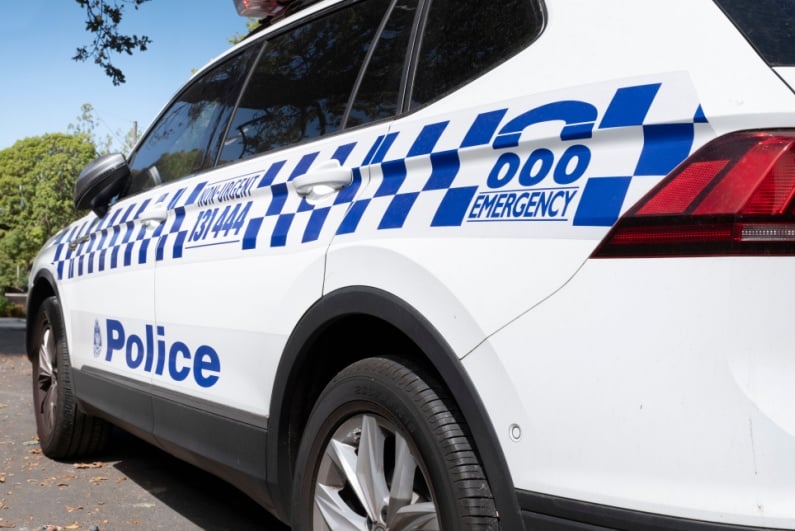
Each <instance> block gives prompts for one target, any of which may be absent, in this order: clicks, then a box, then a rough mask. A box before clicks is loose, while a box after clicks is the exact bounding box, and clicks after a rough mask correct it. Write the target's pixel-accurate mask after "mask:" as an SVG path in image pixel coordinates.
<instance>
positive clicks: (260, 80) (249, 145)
mask: <svg viewBox="0 0 795 531" xmlns="http://www.w3.org/2000/svg"><path fill="white" fill-rule="evenodd" d="M388 4H389V1H388V0H367V1H364V2H358V3H356V4H353V5H351V6H347V7H345V8H343V9H340V10H338V11H335V12H332V13H330V14H328V15H325V16H323V17H321V18H318V19H316V20H312V21H310V22H308V23H306V24H304V25H302V26H298V27H296V28H293V29H290V30H288V31H286V32H285V33H282V34H280V35H276V36H275V37H273V38H272V39H270V40H269V41H268V43H267V44H266V48H265V51H264V52H263V53H262V56H261V57H260V59H259V63H258V64H257V66H256V68H255V70H254V73H253V75H252V76H251V79H250V81H249V82H248V85H247V86H246V89H245V91H244V93H243V97H242V99H241V101H240V103H239V104H238V109H237V111H236V112H235V116H234V118H233V119H232V123H231V125H230V127H229V131H228V133H227V138H226V141H225V143H224V147H223V150H222V151H221V157H220V162H229V161H233V160H237V159H243V158H246V157H250V156H252V155H256V154H257V153H263V152H265V151H269V150H272V149H275V148H278V147H281V146H287V145H291V144H294V143H297V142H300V141H302V140H306V139H308V138H313V137H318V136H322V135H326V134H329V133H333V132H334V131H337V130H338V129H340V127H341V126H342V118H343V115H344V114H345V109H346V107H347V105H348V100H349V99H350V95H351V91H352V90H353V86H354V83H355V82H356V78H357V77H358V74H359V70H360V68H361V65H362V62H363V61H364V58H365V57H366V55H367V50H368V49H369V48H370V44H371V43H372V40H373V38H374V36H375V33H376V31H377V29H378V26H379V25H380V23H381V19H382V18H383V16H384V13H385V11H386V8H387V6H388Z"/></svg>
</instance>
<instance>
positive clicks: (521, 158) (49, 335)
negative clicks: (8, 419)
mask: <svg viewBox="0 0 795 531" xmlns="http://www.w3.org/2000/svg"><path fill="white" fill-rule="evenodd" d="M238 4H239V8H240V9H241V12H243V13H244V14H248V15H253V16H258V17H263V18H269V19H270V25H269V26H268V27H267V28H266V29H265V30H263V31H261V32H258V33H256V34H255V35H252V36H251V37H249V38H248V39H247V40H245V41H244V42H242V43H241V44H240V45H238V46H236V47H235V48H234V49H232V50H230V51H229V52H228V53H226V54H225V55H223V56H222V57H220V58H218V59H217V60H215V61H213V62H212V63H211V64H210V65H208V66H207V67H205V68H204V69H203V70H201V71H200V72H198V73H197V74H196V75H195V76H194V77H193V78H192V79H191V80H190V81H189V82H188V83H187V85H186V86H185V87H184V88H182V89H181V90H180V91H179V92H178V93H177V94H176V96H175V97H174V98H173V99H172V101H171V102H170V103H168V104H167V105H166V107H165V108H164V110H163V111H162V112H161V114H160V115H159V116H158V117H157V118H156V119H155V120H154V122H153V125H152V126H151V127H150V128H149V129H148V132H147V133H146V134H145V135H144V137H143V138H142V140H141V141H140V142H139V144H138V145H137V147H136V148H135V149H134V150H133V152H132V154H131V155H130V156H129V158H128V159H125V158H124V157H122V156H120V155H115V156H113V155H111V156H106V157H103V158H100V159H98V160H97V161H95V162H94V163H92V164H91V165H90V166H89V167H88V168H86V170H85V171H84V172H83V173H82V174H81V175H80V177H79V179H78V181H77V184H76V190H75V201H76V205H77V207H78V208H85V209H88V210H90V211H91V212H90V213H88V214H87V215H86V216H85V217H83V218H82V219H80V220H78V221H77V222H75V223H74V224H72V225H71V226H69V227H66V228H65V229H63V230H62V231H60V232H59V233H58V234H57V235H56V236H55V237H53V238H52V239H51V240H50V241H49V242H48V243H47V244H46V245H45V247H44V248H43V249H42V251H41V253H40V255H39V257H38V258H37V260H36V262H35V265H34V268H33V272H32V275H31V278H30V296H29V308H28V310H29V311H28V316H29V317H28V350H29V354H30V357H31V361H32V363H33V368H34V371H33V388H34V397H35V412H36V413H35V414H36V420H37V424H38V432H39V437H40V441H41V446H42V449H43V451H44V453H45V454H46V455H48V456H50V457H53V458H56V459H58V458H74V457H76V456H80V455H84V454H88V453H91V452H97V451H99V450H100V449H101V448H102V447H103V446H104V444H105V442H106V440H107V438H108V426H109V424H108V422H110V423H113V424H116V425H119V426H121V427H123V428H124V429H126V430H128V431H130V432H132V433H134V434H136V435H138V436H139V437H141V438H143V439H145V440H147V441H149V442H151V443H153V444H155V445H157V446H159V447H161V448H163V449H165V450H167V451H169V452H171V453H172V454H174V455H176V456H178V457H180V458H182V459H184V460H186V461H189V462H191V463H194V464H196V465H198V466H200V467H203V468H205V469H207V470H209V471H211V472H213V473H215V474H217V475H218V476H220V477H222V478H225V479H226V480H228V481H229V482H231V483H232V484H234V485H236V486H238V487H239V488H240V489H242V490H243V491H244V492H246V493H247V494H248V495H250V496H251V497H253V498H254V499H256V500H257V501H258V502H260V503H261V504H262V505H263V506H265V507H267V508H268V509H269V510H271V511H273V512H274V514H276V515H277V516H278V517H279V518H280V519H282V520H284V521H285V522H289V523H290V524H291V525H292V526H293V527H294V529H300V530H303V529H316V530H325V529H329V530H338V529H344V530H348V529H356V530H373V531H375V530H379V531H384V530H387V529H389V530H396V529H444V530H455V529H497V528H500V529H504V530H509V531H513V530H518V529H550V530H552V529H554V530H560V529H580V530H582V529H592V530H596V529H623V530H659V529H680V530H685V529H686V530H729V529H757V528H765V529H771V528H773V529H793V528H795V385H794V384H793V382H795V352H794V351H793V346H792V338H791V333H792V330H793V328H792V313H793V312H792V307H793V299H794V298H795V282H794V281H793V270H795V202H794V199H793V198H794V197H795V128H794V127H795V93H794V92H793V87H795V67H793V65H795V38H793V37H794V36H793V27H795V20H794V18H795V10H793V9H792V3H791V2H789V1H788V0H755V1H753V2H752V1H751V0H698V1H696V0H668V1H666V2H652V1H636V2H624V1H619V0H602V1H600V2H593V1H591V0H492V1H489V2H482V1H479V0H455V1H453V0H363V1H355V0H324V1H320V2H317V1H297V2H287V1H283V2H272V1H271V2H262V3H257V2H255V1H253V0H251V1H248V0H240V1H239V2H238Z"/></svg>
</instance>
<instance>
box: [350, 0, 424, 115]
mask: <svg viewBox="0 0 795 531" xmlns="http://www.w3.org/2000/svg"><path fill="white" fill-rule="evenodd" d="M417 4H418V0H398V1H397V2H396V3H395V6H394V7H393V8H392V12H391V13H390V15H389V19H388V20H387V22H386V25H385V26H384V29H383V30H382V32H381V35H380V37H379V39H378V42H377V43H376V45H375V48H374V50H373V53H372V56H371V57H370V61H369V62H368V64H367V71H366V72H365V74H364V77H363V78H362V81H361V83H360V85H359V90H358V91H357V93H356V98H355V99H354V101H353V105H352V106H351V111H350V115H349V116H348V121H347V123H346V127H352V126H355V125H359V124H362V123H367V122H371V121H374V120H379V119H381V118H387V117H390V116H394V115H395V114H397V111H398V105H399V101H398V97H399V92H400V82H401V76H402V74H403V64H404V62H405V57H406V50H407V48H408V44H409V37H410V36H411V28H412V25H413V23H414V16H415V15H416V13H417Z"/></svg>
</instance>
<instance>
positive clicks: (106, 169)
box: [75, 153, 130, 218]
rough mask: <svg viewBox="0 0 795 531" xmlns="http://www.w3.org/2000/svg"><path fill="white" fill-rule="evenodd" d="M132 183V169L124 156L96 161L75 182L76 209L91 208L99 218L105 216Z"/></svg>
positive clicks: (102, 157) (103, 156) (107, 156)
mask: <svg viewBox="0 0 795 531" xmlns="http://www.w3.org/2000/svg"><path fill="white" fill-rule="evenodd" d="M129 182H130V167H129V166H128V165H127V160H126V159H125V158H124V156H123V155H120V154H118V153H113V154H110V155H102V156H101V157H99V158H97V159H94V161H93V162H91V163H90V164H89V165H88V166H86V167H85V169H83V171H81V172H80V175H79V176H78V177H77V182H75V207H77V209H78V210H85V209H88V208H90V209H91V210H93V211H94V213H95V214H96V215H97V217H100V218H101V217H102V216H104V215H105V214H106V213H107V211H108V206H109V205H110V202H111V200H112V199H113V198H114V197H116V196H118V195H119V194H121V193H122V192H123V191H124V190H125V188H126V187H127V185H128V184H129Z"/></svg>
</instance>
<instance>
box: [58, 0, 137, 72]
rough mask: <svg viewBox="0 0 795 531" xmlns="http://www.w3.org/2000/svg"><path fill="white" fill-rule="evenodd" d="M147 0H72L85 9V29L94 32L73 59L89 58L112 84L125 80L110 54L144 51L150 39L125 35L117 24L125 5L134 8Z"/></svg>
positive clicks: (84, 59) (119, 21)
mask: <svg viewBox="0 0 795 531" xmlns="http://www.w3.org/2000/svg"><path fill="white" fill-rule="evenodd" d="M148 1H149V0H113V1H112V2H111V1H109V0H75V2H77V3H78V5H79V6H80V7H81V8H83V9H84V10H85V12H86V31H88V32H89V33H92V34H93V35H94V40H93V41H92V42H91V44H89V45H88V46H80V47H79V48H77V53H76V54H75V56H74V57H72V59H74V60H75V61H86V60H88V59H89V58H92V59H93V60H94V62H95V63H96V64H97V65H99V66H100V67H102V68H104V70H105V74H107V76H108V77H110V78H111V81H112V82H113V84H114V85H120V84H122V83H124V82H125V77H124V73H123V72H122V71H121V69H119V68H118V67H116V66H114V65H113V62H112V60H111V54H112V53H118V54H121V53H126V54H127V55H132V54H133V52H134V51H139V52H145V51H146V49H147V47H148V46H149V45H150V44H151V43H152V40H151V39H150V38H149V37H147V36H146V35H141V36H138V35H125V34H123V33H120V32H119V24H120V23H121V21H122V17H123V16H124V8H125V6H127V5H132V6H133V7H134V8H135V9H138V7H139V6H140V5H141V4H143V3H144V2H148Z"/></svg>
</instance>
